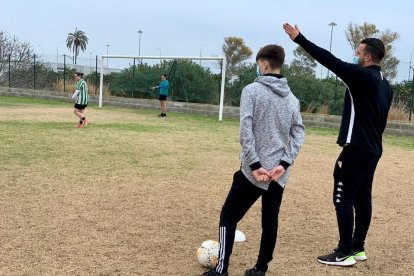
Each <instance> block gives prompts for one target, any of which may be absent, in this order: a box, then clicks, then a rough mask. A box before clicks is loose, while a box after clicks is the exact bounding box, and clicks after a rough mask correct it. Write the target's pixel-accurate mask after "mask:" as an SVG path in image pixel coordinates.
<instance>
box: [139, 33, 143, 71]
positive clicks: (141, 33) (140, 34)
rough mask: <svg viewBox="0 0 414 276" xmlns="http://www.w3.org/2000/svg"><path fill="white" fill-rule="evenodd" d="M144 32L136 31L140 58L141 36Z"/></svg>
mask: <svg viewBox="0 0 414 276" xmlns="http://www.w3.org/2000/svg"><path fill="white" fill-rule="evenodd" d="M143 33H144V32H143V31H142V30H138V35H139V40H138V56H141V35H142V34H143ZM141 65H142V59H141Z"/></svg>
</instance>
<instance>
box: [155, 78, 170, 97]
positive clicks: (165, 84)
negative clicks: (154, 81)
mask: <svg viewBox="0 0 414 276" xmlns="http://www.w3.org/2000/svg"><path fill="white" fill-rule="evenodd" d="M169 86H170V83H169V82H168V80H163V81H162V82H161V83H160V85H158V86H157V88H158V89H159V90H160V95H165V96H168V87H169Z"/></svg>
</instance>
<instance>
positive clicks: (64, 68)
mask: <svg viewBox="0 0 414 276" xmlns="http://www.w3.org/2000/svg"><path fill="white" fill-rule="evenodd" d="M63 92H66V55H63Z"/></svg>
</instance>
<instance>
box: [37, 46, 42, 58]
mask: <svg viewBox="0 0 414 276" xmlns="http://www.w3.org/2000/svg"><path fill="white" fill-rule="evenodd" d="M37 46H38V47H39V48H41V49H42V59H43V46H42V45H40V44H39V45H37Z"/></svg>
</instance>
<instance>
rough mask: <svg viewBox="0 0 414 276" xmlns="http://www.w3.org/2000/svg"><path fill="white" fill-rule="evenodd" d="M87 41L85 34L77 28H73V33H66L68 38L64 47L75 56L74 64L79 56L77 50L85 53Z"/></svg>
mask: <svg viewBox="0 0 414 276" xmlns="http://www.w3.org/2000/svg"><path fill="white" fill-rule="evenodd" d="M88 40H89V39H88V37H87V36H86V34H85V32H83V31H81V30H78V28H75V31H74V32H73V33H68V37H67V38H66V47H68V49H69V50H72V52H73V55H74V56H75V59H74V61H75V64H76V60H77V57H78V55H79V50H82V52H85V50H86V44H88Z"/></svg>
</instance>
